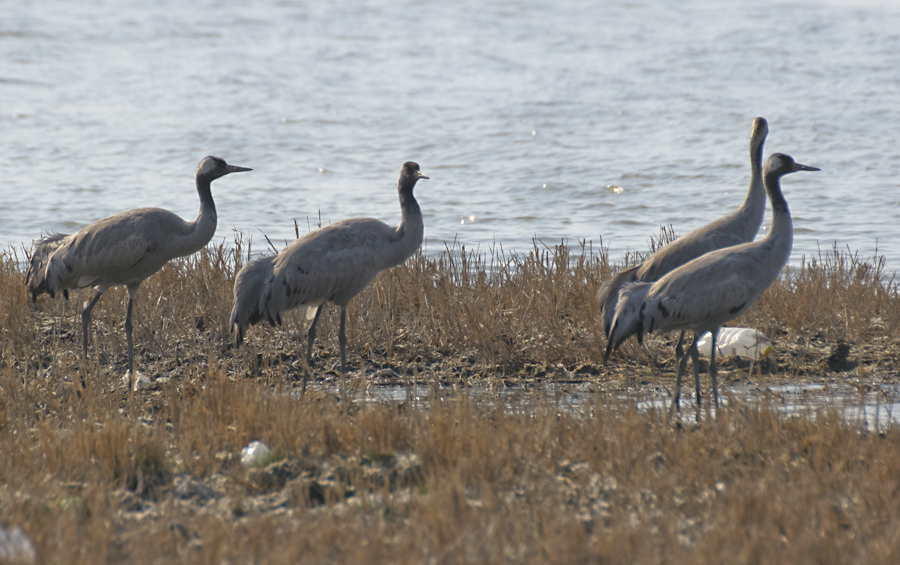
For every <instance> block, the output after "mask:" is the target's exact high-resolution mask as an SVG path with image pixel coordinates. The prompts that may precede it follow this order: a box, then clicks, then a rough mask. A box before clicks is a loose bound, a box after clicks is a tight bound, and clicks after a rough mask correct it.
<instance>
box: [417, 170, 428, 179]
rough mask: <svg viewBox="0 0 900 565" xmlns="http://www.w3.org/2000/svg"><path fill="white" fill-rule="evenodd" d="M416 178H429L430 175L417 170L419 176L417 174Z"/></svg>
mask: <svg viewBox="0 0 900 565" xmlns="http://www.w3.org/2000/svg"><path fill="white" fill-rule="evenodd" d="M418 178H420V179H430V178H431V177H429V176H428V175H426V174H425V173H423V172H422V171H419V176H418Z"/></svg>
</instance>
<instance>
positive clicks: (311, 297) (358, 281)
mask: <svg viewBox="0 0 900 565" xmlns="http://www.w3.org/2000/svg"><path fill="white" fill-rule="evenodd" d="M391 233H393V229H392V228H390V227H389V226H387V225H386V224H384V223H382V222H380V221H378V220H372V219H367V218H357V219H353V220H344V221H341V222H335V223H334V224H329V225H328V226H325V227H323V228H321V229H319V230H316V231H314V232H311V233H309V234H307V235H305V236H303V237H302V238H300V239H298V240H297V241H295V242H293V243H292V244H291V245H289V246H288V247H286V248H285V249H283V250H282V251H281V253H279V254H278V256H277V258H276V260H275V266H274V278H273V280H272V283H271V285H270V288H269V289H268V290H267V303H268V309H269V311H268V313H267V315H268V316H269V318H270V320H276V321H280V319H281V315H282V314H283V313H284V312H285V311H286V310H289V309H291V308H295V307H297V306H300V305H307V306H318V305H319V304H322V303H324V302H327V301H329V300H331V301H334V302H336V303H339V304H346V303H347V302H349V300H350V299H351V298H352V297H353V296H355V295H356V294H357V293H358V292H359V291H361V290H362V289H363V288H364V287H365V286H366V285H367V284H368V283H369V281H371V280H372V278H374V277H375V275H376V274H378V272H379V271H380V270H381V268H382V263H383V261H382V260H381V258H382V256H383V255H384V250H385V246H386V242H387V241H388V240H389V238H390V234H391Z"/></svg>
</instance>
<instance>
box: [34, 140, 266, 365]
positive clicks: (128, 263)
mask: <svg viewBox="0 0 900 565" xmlns="http://www.w3.org/2000/svg"><path fill="white" fill-rule="evenodd" d="M249 170H251V169H248V168H246V167H238V166H235V165H229V164H228V163H226V162H225V161H224V160H222V159H220V158H218V157H205V158H204V159H203V160H202V161H200V164H199V165H197V170H196V173H195V179H196V183H197V192H198V193H199V195H200V213H199V214H198V215H197V218H196V219H195V220H194V221H191V222H186V221H184V220H183V219H181V218H180V217H179V216H178V215H177V214H174V213H172V212H170V211H168V210H163V209H161V208H135V209H133V210H126V211H124V212H120V213H118V214H115V215H113V216H110V217H108V218H104V219H102V220H100V221H97V222H94V223H93V224H91V225H89V226H86V227H84V228H82V229H81V230H80V231H78V232H77V233H74V234H72V235H65V234H53V235H49V236H47V237H45V238H43V239H41V240H39V241H37V242H36V243H35V246H34V250H33V252H32V254H31V264H30V265H29V267H28V272H27V274H26V279H25V280H26V282H27V284H28V289H29V291H31V299H32V301H36V300H37V297H38V295H40V294H43V293H45V292H46V293H48V294H50V297H51V298H55V297H56V294H57V293H58V292H60V291H62V293H63V295H64V296H65V297H66V299H68V298H69V290H70V289H77V288H87V287H94V288H96V289H97V294H96V295H95V296H94V298H93V300H91V301H90V303H89V304H88V305H87V307H86V308H85V309H84V312H82V314H81V325H82V331H83V338H84V339H83V344H82V345H83V351H84V357H85V359H87V348H88V330H89V328H90V324H91V310H93V308H94V305H95V304H96V303H97V301H98V300H100V296H101V295H103V293H104V292H106V290H107V289H109V288H111V287H114V286H125V287H126V288H127V289H128V308H127V313H126V315H125V336H126V340H127V343H128V374H130V375H133V374H134V344H133V341H132V337H131V329H132V324H131V309H132V304H133V303H134V297H135V295H136V294H137V291H138V287H139V286H140V284H141V282H143V281H144V279H146V278H147V277H149V276H150V275H152V274H153V273H155V272H156V271H158V270H160V269H161V268H162V266H163V265H165V264H166V263H167V262H168V261H169V260H170V259H174V258H175V257H183V256H185V255H190V254H192V253H194V252H196V251H199V250H200V249H202V248H203V247H205V246H206V244H207V243H209V240H210V239H212V236H213V234H214V233H215V231H216V205H215V203H214V202H213V198H212V192H211V187H210V184H211V183H212V181H214V180H215V179H217V178H219V177H222V176H225V175H227V174H229V173H238V172H242V171H249Z"/></svg>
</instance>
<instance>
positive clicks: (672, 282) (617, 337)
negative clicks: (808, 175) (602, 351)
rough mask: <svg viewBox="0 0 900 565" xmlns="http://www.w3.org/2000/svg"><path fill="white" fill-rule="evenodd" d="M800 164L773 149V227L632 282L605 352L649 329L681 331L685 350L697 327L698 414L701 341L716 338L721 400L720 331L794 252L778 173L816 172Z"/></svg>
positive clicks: (769, 187)
mask: <svg viewBox="0 0 900 565" xmlns="http://www.w3.org/2000/svg"><path fill="white" fill-rule="evenodd" d="M818 170H819V169H817V168H815V167H809V166H806V165H801V164H799V163H796V162H794V159H793V158H791V157H790V156H789V155H784V154H782V153H775V154H773V155H772V156H771V157H769V160H768V161H767V162H766V165H765V167H764V169H763V182H764V184H765V188H766V192H767V193H768V195H769V200H771V202H772V224H771V226H770V227H769V231H768V233H766V235H765V237H763V238H761V239H759V240H758V241H754V242H750V243H743V244H741V245H735V246H732V247H726V248H724V249H718V250H716V251H711V252H709V253H707V254H705V255H702V256H700V257H698V258H697V259H694V260H693V261H690V262H688V263H685V264H684V265H682V266H680V267H678V268H676V269H674V270H672V271H670V272H669V273H668V274H666V275H664V276H663V277H662V278H660V279H659V280H658V281H656V282H641V281H635V282H630V283H627V284H626V285H625V286H624V287H623V289H622V292H620V294H619V301H618V303H617V304H616V315H615V317H614V319H613V325H612V330H611V331H610V336H609V342H608V343H607V346H606V357H607V358H608V357H609V354H610V353H611V352H612V351H613V350H614V349H615V348H617V347H618V346H619V345H620V344H621V343H622V342H623V341H625V340H626V339H628V337H630V336H632V335H634V334H637V338H638V342H640V343H643V338H644V333H651V332H654V331H656V332H659V333H667V332H671V331H679V330H680V331H681V332H682V333H681V337H680V338H679V340H678V345H677V346H676V352H677V351H678V350H679V349H680V348H681V347H682V342H683V340H684V331H686V330H691V331H693V332H694V341H693V343H691V347H690V349H689V350H688V353H690V355H691V359H692V360H693V362H694V379H695V381H696V386H697V417H698V418H699V417H700V368H699V353H698V351H697V339H698V338H699V337H700V336H701V335H703V334H704V333H705V332H707V331H708V332H710V334H711V335H712V351H711V353H710V361H709V374H710V377H711V379H712V387H713V398H714V402H715V406H716V408H718V405H719V389H718V384H717V382H716V374H717V369H716V336H717V335H718V332H719V328H720V327H721V326H722V324H724V323H725V322H727V321H729V320H732V319H734V318H737V317H738V316H740V315H741V314H742V313H743V312H744V311H745V310H746V309H747V308H749V307H750V305H751V304H753V302H754V301H755V300H756V299H757V298H758V297H759V295H760V294H762V293H763V291H764V290H766V288H768V287H769V285H770V284H772V282H773V281H775V279H776V278H778V274H779V273H780V272H781V269H782V267H784V265H785V263H787V260H788V257H789V256H790V254H791V244H792V242H793V224H792V222H791V213H790V210H788V206H787V202H786V201H785V199H784V196H783V195H782V193H781V185H780V178H781V177H782V176H784V175H786V174H789V173H793V172H796V171H818ZM686 365H687V355H680V359H678V360H677V378H676V381H675V398H674V406H675V407H678V406H679V400H680V397H681V375H682V373H683V372H684V369H685V367H686Z"/></svg>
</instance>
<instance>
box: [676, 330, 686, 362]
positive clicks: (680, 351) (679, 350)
mask: <svg viewBox="0 0 900 565" xmlns="http://www.w3.org/2000/svg"><path fill="white" fill-rule="evenodd" d="M682 357H684V330H681V335H679V336H678V343H676V344H675V366H676V367H677V366H678V364H679V363H681V358H682Z"/></svg>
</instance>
